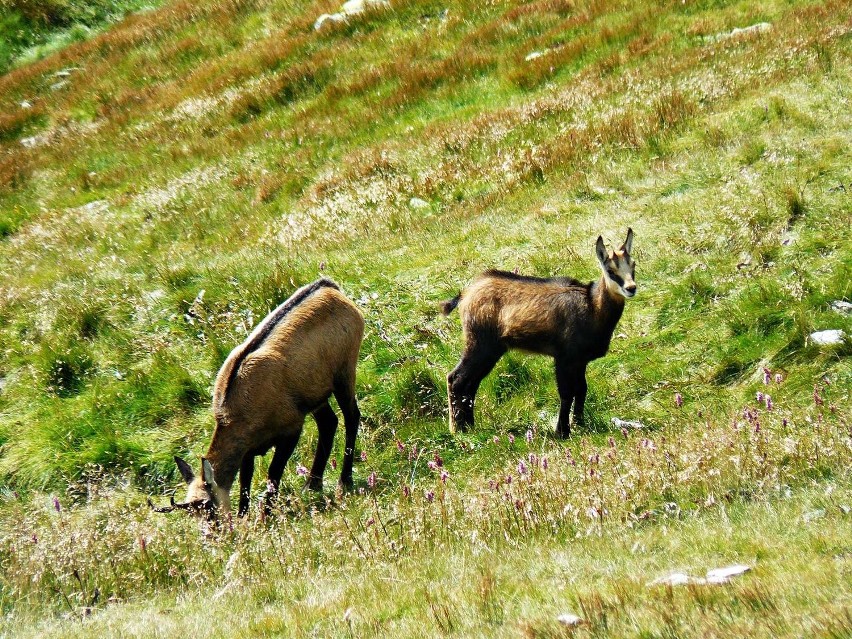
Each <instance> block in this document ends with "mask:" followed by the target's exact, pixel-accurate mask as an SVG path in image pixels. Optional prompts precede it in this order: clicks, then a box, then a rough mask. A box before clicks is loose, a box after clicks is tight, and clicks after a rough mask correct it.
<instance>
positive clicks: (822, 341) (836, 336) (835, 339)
mask: <svg viewBox="0 0 852 639" xmlns="http://www.w3.org/2000/svg"><path fill="white" fill-rule="evenodd" d="M845 335H846V334H845V333H844V332H843V331H842V330H841V329H839V328H833V329H830V330H827V331H816V332H815V333H811V334H810V335H809V336H808V339H810V340H811V341H812V342H813V343H814V344H818V345H819V346H834V345H835V344H840V343H842V342H843V338H844V337H845Z"/></svg>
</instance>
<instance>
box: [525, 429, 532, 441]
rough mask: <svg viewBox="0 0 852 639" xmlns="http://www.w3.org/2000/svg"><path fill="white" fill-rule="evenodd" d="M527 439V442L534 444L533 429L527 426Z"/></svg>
mask: <svg viewBox="0 0 852 639" xmlns="http://www.w3.org/2000/svg"><path fill="white" fill-rule="evenodd" d="M526 439H527V443H528V444H532V440H533V432H532V429H531V428H527V434H526Z"/></svg>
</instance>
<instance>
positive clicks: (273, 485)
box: [263, 429, 302, 513]
mask: <svg viewBox="0 0 852 639" xmlns="http://www.w3.org/2000/svg"><path fill="white" fill-rule="evenodd" d="M301 434H302V430H301V429H299V430H298V431H297V432H296V434H295V435H288V436H286V437H282V438H280V439H279V440H278V441H277V442H276V443H275V453H274V454H273V455H272V461H271V462H270V463H269V472H268V473H267V475H266V478H267V487H266V496H265V497H264V500H263V508H264V510H266V512H267V513H268V512H269V511H270V510H271V509H272V501H273V500H274V499H275V497H276V496H277V495H278V487H279V486H280V485H281V476H282V475H283V474H284V467H285V466H286V465H287V462H288V461H289V460H290V457H291V456H292V455H293V451H294V450H296V444H298V443H299V435H301Z"/></svg>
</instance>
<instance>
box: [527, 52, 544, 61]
mask: <svg viewBox="0 0 852 639" xmlns="http://www.w3.org/2000/svg"><path fill="white" fill-rule="evenodd" d="M546 53H547V51H533V52H532V53H528V54H527V57H525V58H524V60H526V61H527V62H529V61H530V60H535V59H536V58H540V57H541V56H543V55H544V54H546Z"/></svg>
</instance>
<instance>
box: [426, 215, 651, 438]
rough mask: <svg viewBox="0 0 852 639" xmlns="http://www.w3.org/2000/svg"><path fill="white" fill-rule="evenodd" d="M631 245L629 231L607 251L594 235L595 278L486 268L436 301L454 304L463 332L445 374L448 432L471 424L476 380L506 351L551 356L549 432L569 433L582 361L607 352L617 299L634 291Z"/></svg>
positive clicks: (620, 302)
mask: <svg viewBox="0 0 852 639" xmlns="http://www.w3.org/2000/svg"><path fill="white" fill-rule="evenodd" d="M632 245H633V230H632V229H628V230H627V239H626V240H625V241H624V244H623V245H622V246H621V248H619V249H618V250H615V251H612V252H607V250H606V247H605V246H604V241H603V238H601V237H600V236H599V237H598V241H597V244H596V247H595V248H596V251H597V256H598V262H600V267H601V270H602V275H601V278H600V279H599V280H597V281H595V282H590V283H588V284H583V283H581V282H578V281H577V280H574V279H571V278H567V277H555V278H548V279H544V278H538V277H527V276H523V275H515V274H513V273H507V272H505V271H496V270H490V271H486V272H485V273H483V274H482V275H480V276H479V277H477V278H476V280H474V282H473V283H472V284H471V285H470V286H468V287H467V288H466V289H464V290H463V291H462V292H461V293H459V294H458V295H456V296H455V297H454V298H453V299H451V300H447V301H446V302H444V303H443V304H442V310H443V313H444V315H449V314H450V313H451V312H452V310H453V309H454V308H455V307H456V306H458V307H459V313H461V316H462V330H463V332H464V336H465V348H464V353H463V354H462V358H461V361H460V362H459V363H458V366H456V367H455V368H454V369H453V371H452V372H451V373H450V374H449V375H448V376H447V393H448V395H449V403H450V431H451V432H456V430H465V429H466V428H468V427H469V426H473V402H474V399H475V398H476V391H477V389H478V388H479V384H480V383H481V382H482V380H483V379H484V378H485V376H486V375H488V373H490V372H491V369H492V368H494V365H495V364H496V363H497V360H499V359H500V358H501V357H502V356H503V354H504V353H505V352H506V351H508V350H509V349H520V350H524V351H529V352H532V353H541V354H543V355H550V356H551V357H553V359H554V363H555V368H556V387H557V389H558V391H559V397H560V400H561V406H560V408H559V420H558V422H557V426H556V432H557V433H558V434H559V435H561V436H563V437H567V436H569V435H570V434H571V426H570V424H569V414H570V412H571V404H572V402H573V404H574V423H576V424H581V423H582V421H583V404H584V403H585V401H586V390H587V384H586V366H587V365H588V363H589V362H590V361H592V360H593V359H597V358H599V357H603V356H604V355H605V354H606V352H607V350H608V349H609V342H610V340H611V339H612V333H613V330H614V329H615V325H616V324H617V323H618V320H619V319H620V318H621V313H622V312H623V311H624V300H625V298H630V297H633V296H634V295H635V294H636V283H635V282H634V280H633V276H634V272H635V268H636V267H635V263H634V261H633V258H631V257H630V250H631V248H632Z"/></svg>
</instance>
